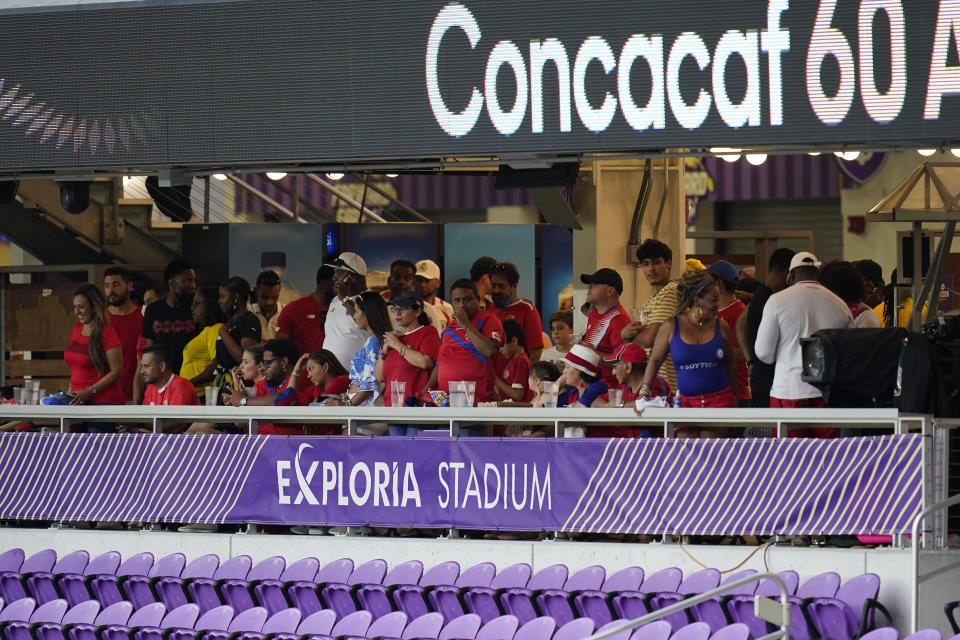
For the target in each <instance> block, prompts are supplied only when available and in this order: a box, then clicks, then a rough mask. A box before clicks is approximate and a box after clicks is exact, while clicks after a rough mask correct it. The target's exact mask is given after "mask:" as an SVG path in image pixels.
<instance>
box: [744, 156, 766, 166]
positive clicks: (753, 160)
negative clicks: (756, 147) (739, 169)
mask: <svg viewBox="0 0 960 640" xmlns="http://www.w3.org/2000/svg"><path fill="white" fill-rule="evenodd" d="M746 157H747V162H749V163H750V164H752V165H753V166H755V167H759V166H760V165H762V164H763V163H764V162H766V161H767V154H765V153H748V154H747V156H746Z"/></svg>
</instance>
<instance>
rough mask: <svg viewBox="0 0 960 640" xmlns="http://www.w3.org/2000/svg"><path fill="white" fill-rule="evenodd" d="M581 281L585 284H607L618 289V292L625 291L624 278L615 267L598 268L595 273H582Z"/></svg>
mask: <svg viewBox="0 0 960 640" xmlns="http://www.w3.org/2000/svg"><path fill="white" fill-rule="evenodd" d="M580 282H582V283H583V284H606V285H610V286H611V287H613V288H614V289H616V290H617V294H618V295H619V294H621V293H623V278H621V277H620V274H619V273H617V272H616V271H614V270H613V269H606V268H604V269H597V270H596V271H594V272H593V273H582V274H580Z"/></svg>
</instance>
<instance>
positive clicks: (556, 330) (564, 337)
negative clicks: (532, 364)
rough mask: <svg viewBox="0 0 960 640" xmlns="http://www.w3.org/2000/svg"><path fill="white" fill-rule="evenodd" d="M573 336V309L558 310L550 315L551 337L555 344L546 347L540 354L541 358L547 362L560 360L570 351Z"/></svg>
mask: <svg viewBox="0 0 960 640" xmlns="http://www.w3.org/2000/svg"><path fill="white" fill-rule="evenodd" d="M572 336H573V311H570V310H569V309H568V310H566V311H557V312H556V313H554V314H553V315H552V316H550V337H551V338H552V339H553V345H554V346H552V347H550V348H549V349H544V350H543V353H541V354H540V360H541V361H546V362H554V363H556V362H560V361H561V360H563V356H565V355H567V352H568V351H570V346H571V338H572Z"/></svg>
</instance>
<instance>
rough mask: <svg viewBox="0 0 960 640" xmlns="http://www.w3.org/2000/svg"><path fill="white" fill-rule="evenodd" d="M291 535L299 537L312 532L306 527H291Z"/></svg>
mask: <svg viewBox="0 0 960 640" xmlns="http://www.w3.org/2000/svg"><path fill="white" fill-rule="evenodd" d="M290 533H295V534H297V535H298V536H305V535H307V534H308V533H310V530H309V529H308V528H307V527H304V526H296V527H290Z"/></svg>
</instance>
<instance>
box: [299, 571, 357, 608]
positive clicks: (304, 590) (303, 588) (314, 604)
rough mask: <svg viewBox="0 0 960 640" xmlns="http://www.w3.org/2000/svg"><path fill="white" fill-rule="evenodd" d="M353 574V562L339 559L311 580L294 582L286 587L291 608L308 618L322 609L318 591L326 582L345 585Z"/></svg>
mask: <svg viewBox="0 0 960 640" xmlns="http://www.w3.org/2000/svg"><path fill="white" fill-rule="evenodd" d="M352 573H353V560H351V559H350V558H340V559H339V560H334V561H333V562H330V563H328V564H326V565H324V567H323V568H321V569H320V570H319V571H318V572H317V575H315V576H314V577H313V579H312V580H300V581H295V582H294V583H293V584H291V585H289V586H288V587H287V597H288V598H289V599H290V601H291V603H292V604H293V606H295V607H296V608H298V609H300V611H301V612H302V613H303V615H305V616H308V615H310V614H312V613H316V612H317V611H320V610H321V609H323V602H322V601H321V600H320V590H321V589H322V588H323V587H324V586H325V585H326V584H327V583H328V582H336V583H341V584H345V583H346V582H347V581H348V580H349V579H350V574H352Z"/></svg>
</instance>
